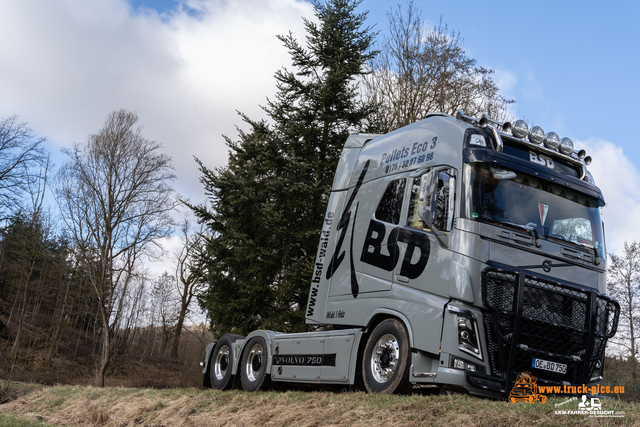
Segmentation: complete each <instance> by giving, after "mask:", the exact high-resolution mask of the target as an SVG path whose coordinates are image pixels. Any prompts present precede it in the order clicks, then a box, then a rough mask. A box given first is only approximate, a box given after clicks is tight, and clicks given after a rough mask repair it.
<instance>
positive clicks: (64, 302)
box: [45, 270, 76, 366]
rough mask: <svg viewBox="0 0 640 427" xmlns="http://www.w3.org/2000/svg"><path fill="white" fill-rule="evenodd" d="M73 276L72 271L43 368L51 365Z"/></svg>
mask: <svg viewBox="0 0 640 427" xmlns="http://www.w3.org/2000/svg"><path fill="white" fill-rule="evenodd" d="M75 274H76V272H75V270H74V271H73V273H72V274H71V279H70V280H69V281H68V282H67V290H66V291H65V293H64V299H63V300H62V307H61V308H60V315H59V316H58V322H57V324H56V330H55V331H54V332H53V338H52V339H51V347H50V348H49V354H47V359H46V361H45V366H49V365H50V364H51V358H52V357H53V351H54V349H55V348H56V344H57V343H58V335H59V334H60V328H61V327H62V321H63V320H64V313H65V309H66V308H67V298H69V289H70V288H71V282H73V277H74V276H75Z"/></svg>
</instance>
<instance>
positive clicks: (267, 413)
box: [0, 386, 640, 427]
mask: <svg viewBox="0 0 640 427" xmlns="http://www.w3.org/2000/svg"><path fill="white" fill-rule="evenodd" d="M566 400H567V399H566V398H558V397H553V398H550V399H549V400H548V401H547V403H545V404H540V403H534V404H528V403H517V404H515V403H508V402H505V401H492V400H487V399H480V398H475V397H470V396H464V395H455V396H437V395H433V396H423V395H421V394H413V395H408V396H395V395H393V396H384V395H373V394H366V393H361V392H358V393H334V392H327V391H321V392H304V391H288V392H257V393H246V392H242V391H237V390H233V391H226V392H220V391H212V390H198V389H194V388H189V389H165V390H152V389H136V388H119V387H116V388H103V389H99V388H95V387H86V386H55V387H39V388H35V389H32V391H30V392H29V393H28V394H26V395H24V396H21V397H19V398H18V399H16V400H14V401H13V402H10V403H7V404H4V405H1V406H0V416H2V417H5V418H0V421H2V422H0V425H3V426H4V425H16V426H23V425H36V426H37V425H42V426H50V425H64V426H96V425H98V426H107V427H110V426H114V427H115V426H134V425H144V426H157V427H160V426H166V427H168V426H264V427H268V426H277V427H285V426H343V425H350V426H366V427H376V426H385V427H389V426H424V425H432V426H452V425H465V426H468V427H473V426H482V427H493V426H504V427H511V426H545V427H546V426H578V425H579V426H598V427H601V426H605V427H606V426H618V425H621V426H635V425H640V405H637V404H631V403H626V402H621V401H616V400H604V401H603V402H602V406H603V410H607V411H609V410H611V411H616V412H620V411H623V412H625V416H624V417H623V418H589V417H588V416H586V415H559V414H555V413H554V412H555V411H554V410H555V409H557V408H556V407H555V404H559V403H561V402H564V401H566ZM577 403H578V401H573V402H569V403H567V404H565V405H563V406H562V407H561V409H568V410H577ZM5 420H7V421H6V422H5ZM23 420H26V421H24V422H26V423H27V424H20V423H21V422H23ZM10 422H12V423H14V424H9V423H10ZM29 423H31V424H29ZM46 423H48V424H46Z"/></svg>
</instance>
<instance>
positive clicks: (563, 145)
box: [560, 138, 573, 156]
mask: <svg viewBox="0 0 640 427" xmlns="http://www.w3.org/2000/svg"><path fill="white" fill-rule="evenodd" d="M560 152H561V153H562V154H566V155H567V156H570V155H571V153H573V141H571V140H570V139H569V138H562V140H561V141H560Z"/></svg>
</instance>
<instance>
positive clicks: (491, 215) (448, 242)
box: [201, 112, 620, 397]
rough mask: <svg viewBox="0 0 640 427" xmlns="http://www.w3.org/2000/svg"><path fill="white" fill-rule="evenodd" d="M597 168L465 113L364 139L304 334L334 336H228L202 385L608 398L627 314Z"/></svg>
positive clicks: (349, 153) (337, 208) (347, 169)
mask: <svg viewBox="0 0 640 427" xmlns="http://www.w3.org/2000/svg"><path fill="white" fill-rule="evenodd" d="M590 162H591V159H590V158H589V157H587V156H586V153H585V152H584V150H580V151H577V150H574V148H573V144H572V142H571V140H570V139H568V138H563V139H560V138H559V137H558V135H557V134H556V133H554V132H549V133H546V134H545V133H544V131H543V130H542V129H541V128H540V127H539V126H535V127H533V128H531V129H529V127H528V126H527V124H526V123H525V122H524V121H522V120H518V121H516V122H514V123H513V124H511V123H508V122H507V123H499V122H497V121H495V120H492V119H491V118H489V117H487V116H486V115H483V117H481V118H474V117H468V116H465V113H464V112H458V113H457V115H456V117H453V116H450V115H446V114H439V113H435V114H429V115H428V116H427V117H426V118H425V119H424V120H421V121H419V122H417V123H414V124H412V125H409V126H406V127H403V128H401V129H398V130H396V131H394V132H391V133H389V134H386V135H352V136H350V137H349V138H348V140H347V141H346V143H345V146H344V149H343V151H342V155H341V158H340V161H339V164H338V168H337V170H336V175H335V179H334V182H333V187H332V189H331V196H330V199H329V203H328V207H327V211H326V215H325V219H324V225H323V228H322V231H321V234H320V243H319V245H318V253H317V256H316V261H315V268H314V272H313V276H312V278H311V288H310V293H309V302H308V306H307V312H306V322H307V324H309V325H313V326H315V327H316V328H317V329H319V330H320V332H310V333H296V334H287V333H281V332H275V331H265V330H258V331H253V332H251V333H250V334H249V335H248V336H246V337H240V336H237V335H232V334H225V335H223V336H222V337H221V338H220V339H219V340H218V341H217V342H213V343H211V344H210V345H209V346H208V347H207V350H206V354H205V361H204V362H203V363H201V365H203V382H204V385H205V386H212V387H214V388H217V389H221V390H222V389H226V388H230V387H233V385H234V384H236V385H238V386H239V385H240V384H241V385H242V388H243V389H244V390H247V391H254V390H259V389H261V388H265V387H267V385H269V384H271V383H274V382H287V383H301V384H316V385H324V384H336V385H339V384H341V385H345V386H348V385H354V384H362V383H364V386H365V387H366V390H368V391H369V392H379V393H394V392H402V391H406V390H407V389H408V388H411V387H414V386H420V385H422V386H429V385H430V386H438V385H440V386H447V387H455V388H459V389H465V390H466V391H468V392H470V393H472V394H475V395H482V396H488V397H501V396H502V397H504V396H506V395H508V394H509V391H510V389H511V388H512V387H513V385H514V384H515V380H516V377H517V375H518V374H520V373H521V372H524V371H528V372H532V373H533V374H535V375H536V376H537V378H538V384H539V385H554V384H572V385H582V384H589V385H595V384H596V383H598V382H600V381H601V380H602V371H603V363H604V348H605V345H606V343H607V339H609V338H611V337H612V336H613V335H614V334H615V331H616V327H617V322H618V315H619V311H620V308H619V304H618V303H617V302H616V301H615V300H613V299H611V298H609V297H607V296H606V295H605V292H606V255H605V242H604V230H603V223H602V220H601V217H600V208H601V207H602V206H604V198H603V195H602V193H601V191H600V190H599V188H598V187H596V185H595V183H594V181H593V178H592V177H591V174H590V173H589V172H588V171H587V165H588V164H590ZM323 329H324V330H323Z"/></svg>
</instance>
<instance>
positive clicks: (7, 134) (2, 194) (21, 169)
mask: <svg viewBox="0 0 640 427" xmlns="http://www.w3.org/2000/svg"><path fill="white" fill-rule="evenodd" d="M45 140H46V139H45V138H36V137H35V136H34V134H33V131H32V130H31V129H30V128H29V127H28V126H27V124H26V123H19V122H18V116H15V115H14V116H11V117H9V118H6V119H0V220H4V219H6V218H5V217H6V215H7V213H9V212H11V211H13V210H14V209H13V208H14V207H18V206H20V204H21V199H22V194H23V193H24V192H25V191H28V190H29V187H30V186H32V185H33V184H34V183H35V182H36V181H39V177H38V175H37V174H34V173H33V169H34V168H40V166H42V165H44V163H45V159H46V154H45V151H44V149H43V148H42V143H43V142H44V141H45Z"/></svg>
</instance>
